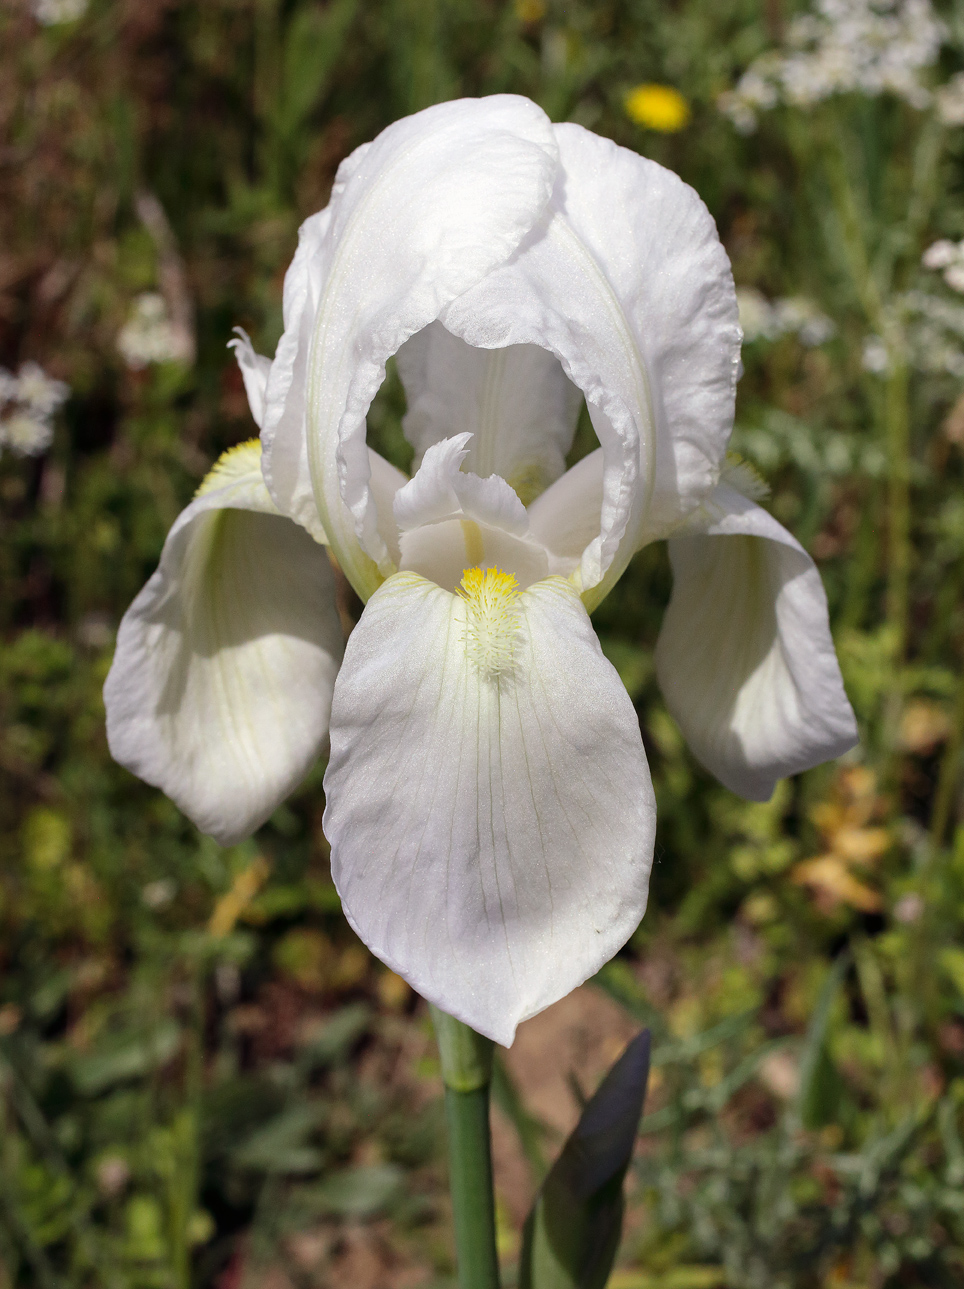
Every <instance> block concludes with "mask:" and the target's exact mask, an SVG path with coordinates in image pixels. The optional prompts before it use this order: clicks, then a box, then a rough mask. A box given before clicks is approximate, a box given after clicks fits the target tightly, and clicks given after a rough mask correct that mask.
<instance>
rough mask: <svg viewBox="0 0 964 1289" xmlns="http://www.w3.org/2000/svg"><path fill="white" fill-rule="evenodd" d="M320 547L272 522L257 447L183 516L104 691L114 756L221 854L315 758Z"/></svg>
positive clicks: (319, 717) (325, 620)
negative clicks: (163, 795) (217, 845)
mask: <svg viewBox="0 0 964 1289" xmlns="http://www.w3.org/2000/svg"><path fill="white" fill-rule="evenodd" d="M334 592H335V584H334V577H333V574H332V570H331V566H330V564H329V561H328V557H327V555H326V553H325V551H324V549H323V548H322V547H321V546H319V545H318V544H317V543H315V542H314V541H313V540H312V539H311V537H310V536H309V535H308V534H307V533H306V532H304V531H303V530H302V529H301V528H299V527H298V526H297V525H295V524H293V523H292V522H291V521H290V520H288V519H285V518H283V517H282V516H280V515H279V514H278V513H277V510H276V508H275V506H274V503H273V502H272V501H271V498H270V497H269V495H268V492H267V489H266V488H265V485H264V482H263V480H262V478H261V469H260V446H259V444H258V443H257V442H256V441H255V442H254V443H252V444H250V445H248V446H247V447H246V448H245V449H243V450H242V451H238V450H235V451H234V452H233V453H231V454H229V455H228V459H227V460H225V461H224V462H223V464H222V465H221V467H220V468H219V469H216V470H215V471H214V472H212V476H211V477H210V484H209V486H208V487H207V488H205V489H204V490H202V492H201V493H200V495H199V496H198V497H197V498H196V499H195V500H194V501H193V502H192V503H191V505H190V506H188V507H187V509H186V510H185V511H183V513H182V514H181V515H180V516H179V518H178V520H177V522H176V523H175V524H174V527H173V528H172V529H171V532H170V533H169V535H168V538H167V541H166V542H165V544H164V550H163V553H162V555H161V563H160V567H159V568H158V570H157V572H156V573H155V574H154V576H153V577H152V578H151V579H150V581H149V582H148V583H147V585H146V586H145V587H144V589H143V590H142V591H141V593H140V594H139V595H138V597H137V599H136V600H135V601H134V603H133V604H132V605H131V607H130V608H129V609H128V611H127V613H126V614H125V615H124V618H123V621H122V622H121V625H120V630H119V632H118V637H117V649H116V652H115V655H114V661H113V665H112V666H111V670H110V674H109V675H108V677H107V682H106V684H105V686H104V701H105V704H106V707H107V738H108V742H109V744H110V749H111V753H112V755H113V756H114V759H115V760H117V761H119V762H120V763H121V764H122V765H125V766H127V768H128V769H130V770H132V771H133V772H134V773H135V774H137V775H138V776H139V777H140V778H142V779H144V780H145V781H146V782H148V783H151V784H154V785H155V786H157V787H159V788H162V789H163V791H164V792H166V793H167V795H168V796H169V797H171V799H172V800H173V801H175V802H176V803H177V805H179V806H180V808H181V809H182V810H183V811H184V813H185V814H186V815H188V816H189V818H191V819H192V820H193V821H194V822H195V823H196V824H197V826H198V827H199V828H200V829H201V831H202V832H206V833H210V834H211V836H213V837H215V838H216V839H217V840H218V841H219V842H220V843H221V844H222V845H230V844H231V843H233V842H235V841H239V840H240V839H241V838H243V837H246V836H248V835H249V834H250V833H251V832H253V831H254V829H255V828H257V827H258V826H259V825H260V824H261V823H263V822H264V820H265V819H266V818H267V817H268V815H270V814H271V812H272V811H273V810H274V809H275V807H276V806H278V805H279V804H280V802H281V801H283V800H284V798H285V797H286V796H287V795H288V794H289V793H290V792H291V791H292V789H293V788H295V787H296V786H297V784H298V783H299V782H300V781H301V779H302V778H303V777H304V775H305V774H306V773H307V771H308V770H309V768H310V767H311V765H312V763H313V762H314V761H315V760H316V758H317V757H318V755H319V754H320V753H321V751H322V750H323V747H324V743H325V740H326V737H327V732H328V714H329V710H330V706H331V693H332V687H333V685H334V681H335V675H336V673H337V670H338V664H339V661H340V659H341V655H342V651H343V648H344V643H343V637H342V632H341V626H340V623H339V619H338V614H337V611H336V608H335V595H334Z"/></svg>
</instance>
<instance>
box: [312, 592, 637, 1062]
mask: <svg viewBox="0 0 964 1289" xmlns="http://www.w3.org/2000/svg"><path fill="white" fill-rule="evenodd" d="M325 791H326V795H327V801H328V805H327V809H326V814H325V832H326V835H327V836H328V838H329V840H330V841H331V845H332V873H333V876H334V879H335V883H336V885H337V887H338V890H339V893H340V894H341V898H342V903H343V907H344V909H345V912H346V914H347V916H348V918H349V920H350V921H351V923H352V925H353V926H354V927H355V929H356V931H357V932H358V934H359V935H360V936H361V937H362V939H363V940H364V941H365V943H366V944H368V945H369V947H370V948H371V949H372V950H373V952H374V953H376V954H377V955H378V956H379V957H380V958H381V959H382V960H383V961H384V962H386V963H387V964H388V965H389V966H390V967H391V968H392V969H393V970H395V971H397V972H398V973H399V974H400V975H402V976H404V977H405V978H406V979H407V980H408V981H409V982H410V983H411V984H412V985H413V987H414V988H415V989H417V990H418V991H419V993H421V994H422V995H424V996H425V997H426V998H428V999H429V1000H430V1001H432V1002H434V1003H435V1004H436V1005H437V1006H439V1007H440V1008H442V1010H443V1011H446V1012H448V1013H449V1014H451V1015H453V1016H456V1017H458V1018H459V1019H460V1020H463V1021H465V1022H466V1023H467V1024H469V1025H471V1026H472V1027H473V1028H474V1029H476V1030H478V1031H479V1032H480V1033H482V1034H487V1035H489V1036H490V1037H492V1038H494V1039H496V1040H497V1041H498V1042H500V1043H506V1044H508V1043H510V1042H511V1041H512V1036H513V1034H514V1032H515V1027H516V1025H517V1024H518V1022H519V1021H521V1020H523V1019H524V1018H525V1017H527V1016H531V1015H534V1014H535V1013H536V1012H538V1011H541V1010H542V1009H543V1008H544V1007H547V1006H548V1005H549V1004H550V1003H552V1002H554V1001H555V1000H556V999H558V998H561V997H562V996H563V995H564V994H566V993H568V992H569V991H570V990H571V989H573V988H574V987H575V986H576V985H577V984H580V983H581V982H582V981H583V980H585V979H586V978H587V977H588V976H590V975H592V974H593V973H594V972H595V971H596V970H598V968H599V967H600V966H601V965H602V964H603V963H604V962H605V961H607V959H608V958H610V957H611V956H612V954H613V953H615V952H616V950H617V949H618V948H619V947H620V946H621V945H622V944H623V943H625V941H626V939H627V938H628V937H629V935H630V934H631V933H632V931H633V930H634V929H635V927H636V925H637V923H638V922H639V919H640V918H641V916H642V914H643V911H644V909H645V906H646V892H647V886H648V879H649V868H650V864H651V861H652V851H653V835H654V826H655V804H654V800H653V793H652V786H651V783H650V777H649V771H648V768H647V765H646V757H645V753H644V752H643V746H642V740H641V738H640V734H639V724H638V720H637V717H636V713H635V711H634V709H633V706H632V703H631V702H630V700H629V697H628V695H627V694H626V691H625V689H624V688H623V686H622V684H621V682H620V681H619V678H618V676H617V674H616V672H615V670H614V669H613V667H612V666H611V665H610V663H609V662H608V661H607V660H606V659H605V658H604V657H603V655H602V652H601V650H600V647H599V643H598V641H597V639H596V636H595V633H594V632H593V630H592V627H591V625H590V623H589V618H588V616H587V615H586V612H585V609H584V608H583V606H582V604H581V602H580V600H579V597H578V596H577V595H576V593H575V591H574V590H573V589H572V587H571V586H569V585H568V584H567V583H566V582H564V581H563V580H562V579H558V578H551V579H547V580H545V581H542V582H539V583H537V584H536V585H534V586H532V587H530V588H529V589H528V590H527V591H523V592H521V593H518V592H516V591H515V590H514V588H513V584H512V579H511V578H508V577H507V576H506V575H505V574H502V573H499V572H498V571H496V570H491V571H489V572H488V573H482V572H481V571H480V570H469V571H468V572H467V573H466V577H465V580H464V585H463V592H462V594H459V595H453V594H451V593H449V592H448V591H444V590H442V589H440V588H439V587H438V586H436V585H434V584H433V583H431V582H429V581H427V580H426V579H424V578H422V577H419V576H418V575H416V574H412V573H399V574H397V575H396V576H394V577H392V578H390V579H389V580H388V581H387V582H386V583H385V584H384V585H383V586H382V587H381V588H380V589H379V590H378V591H377V592H376V593H375V595H374V596H373V597H372V598H371V600H370V601H369V603H368V605H367V606H366V608H365V612H364V613H363V615H362V618H361V620H360V622H359V623H358V626H357V627H356V628H355V630H354V632H353V633H352V636H351V639H350V641H349V644H348V648H347V651H346V654H345V661H344V664H343V666H342V670H341V672H340V674H339V677H338V681H337V684H336V687H335V697H334V701H333V706H332V721H331V758H330V761H329V764H328V771H327V774H326V776H325Z"/></svg>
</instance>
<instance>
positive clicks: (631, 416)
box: [440, 125, 740, 607]
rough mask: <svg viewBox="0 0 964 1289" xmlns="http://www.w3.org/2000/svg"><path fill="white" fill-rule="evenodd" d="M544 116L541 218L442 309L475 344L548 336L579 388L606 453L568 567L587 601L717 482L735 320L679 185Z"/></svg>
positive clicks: (734, 361) (720, 253) (720, 271)
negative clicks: (593, 503)
mask: <svg viewBox="0 0 964 1289" xmlns="http://www.w3.org/2000/svg"><path fill="white" fill-rule="evenodd" d="M555 132H556V138H557V139H558V142H559V151H560V170H559V177H558V179H557V182H556V188H555V190H554V192H553V197H552V202H551V203H550V207H549V209H548V211H547V214H546V216H545V217H544V219H543V221H542V222H541V223H540V225H539V226H538V228H536V229H534V230H533V232H532V234H530V236H529V237H528V238H527V239H526V240H525V242H524V243H523V244H522V246H521V247H520V250H519V252H518V254H517V255H515V256H514V257H513V259H512V260H510V261H508V262H507V263H506V264H504V265H503V266H502V267H501V268H499V269H497V270H496V271H494V272H493V273H491V274H489V275H488V276H487V277H485V278H484V279H483V280H482V281H481V282H480V283H479V285H478V286H476V287H474V288H473V289H472V290H471V291H468V292H466V293H465V294H464V295H462V296H460V297H459V298H458V299H457V300H456V301H454V303H453V304H451V305H450V306H448V307H447V308H445V309H443V311H442V312H441V314H440V320H441V321H442V322H443V323H444V325H445V326H446V327H447V328H448V329H449V330H450V331H452V332H454V333H455V334H456V335H458V336H461V337H462V339H464V340H466V341H467V342H468V343H470V344H472V345H477V346H479V347H481V348H490V349H495V348H501V347H503V346H505V345H510V344H525V343H529V344H538V345H541V346H543V347H544V348H546V349H549V350H551V352H553V353H554V354H556V355H557V357H558V358H559V359H560V361H561V362H562V366H563V368H564V370H565V372H566V375H567V376H568V377H569V379H570V380H571V381H572V382H573V383H574V384H576V385H578V386H579V388H580V389H582V391H583V392H584V394H585V395H586V400H587V403H588V405H589V411H590V415H591V416H592V419H593V424H594V426H595V428H596V432H597V434H598V435H599V440H600V443H601V444H602V448H603V453H604V467H605V468H604V478H603V498H602V508H601V513H600V517H599V526H598V528H597V529H596V535H595V537H594V540H593V541H592V542H591V543H590V544H589V546H588V547H587V549H586V551H585V552H584V554H583V556H582V561H581V569H580V576H581V582H582V586H583V590H584V593H585V600H586V603H587V604H588V605H589V606H590V607H591V606H593V605H595V604H597V603H598V602H599V600H600V599H601V598H602V596H603V595H604V594H605V592H606V591H607V590H608V589H609V587H610V586H611V585H612V584H613V583H614V582H615V580H616V578H617V577H618V576H619V574H620V573H621V572H622V570H623V569H624V568H625V566H626V564H627V563H628V562H629V559H630V558H631V556H632V554H633V552H634V551H635V550H637V549H638V548H639V546H640V545H642V544H643V543H644V542H646V541H650V540H652V539H653V538H654V537H656V536H661V535H665V533H666V532H668V531H669V530H670V529H671V528H672V527H673V526H674V525H675V524H677V523H678V522H679V521H680V519H681V518H682V517H683V516H684V515H685V514H686V513H687V512H688V511H689V510H691V509H693V508H695V507H696V506H697V505H698V504H699V502H700V501H701V500H702V498H703V497H704V496H705V495H706V494H707V493H708V492H709V491H710V490H711V489H712V488H713V486H714V485H715V484H716V481H717V478H718V476H719V469H720V465H721V463H722V460H723V455H724V452H725V448H726V442H727V439H728V436H729V433H730V430H731V428H732V422H733V401H734V391H735V386H736V372H737V365H738V362H739V349H740V329H739V324H738V322H737V308H736V294H735V291H734V288H733V280H732V275H731V272H730V265H729V261H728V259H727V256H726V252H725V251H724V249H723V247H722V245H721V244H720V240H719V237H718V235H717V232H716V226H715V224H714V223H713V219H712V217H711V216H710V214H709V212H708V211H707V209H706V207H705V206H704V205H703V202H702V201H701V200H700V198H699V197H698V196H697V195H696V193H695V192H694V191H693V189H692V188H690V187H688V186H687V185H686V184H684V183H683V182H682V180H680V179H679V178H678V177H677V176H676V175H674V174H672V173H671V172H670V171H668V170H664V169H663V168H662V167H661V166H658V165H656V164H655V163H654V162H652V161H648V160H646V159H645V158H643V157H639V156H637V155H636V154H635V153H633V152H629V151H627V150H626V149H624V148H619V147H617V146H616V145H615V144H614V143H611V142H610V141H609V140H608V139H601V138H599V137H597V136H596V135H594V134H590V133H589V132H588V131H587V130H583V129H582V128H581V127H580V126H577V125H559V126H556V127H555Z"/></svg>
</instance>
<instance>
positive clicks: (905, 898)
mask: <svg viewBox="0 0 964 1289" xmlns="http://www.w3.org/2000/svg"><path fill="white" fill-rule="evenodd" d="M923 912H924V901H923V900H922V899H921V897H920V896H919V895H918V894H917V893H916V892H914V891H911V892H909V893H908V894H907V895H902V896H901V897H900V899H899V900H898V901H897V903H896V904H895V905H894V917H895V919H896V920H897V921H898V922H902V923H903V924H904V925H905V926H910V925H912V924H913V923H914V922H919V921H920V916H921V914H922V913H923Z"/></svg>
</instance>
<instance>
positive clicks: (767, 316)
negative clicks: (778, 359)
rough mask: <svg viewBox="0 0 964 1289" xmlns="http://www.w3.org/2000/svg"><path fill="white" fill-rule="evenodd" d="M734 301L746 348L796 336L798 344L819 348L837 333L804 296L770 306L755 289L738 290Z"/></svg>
mask: <svg viewBox="0 0 964 1289" xmlns="http://www.w3.org/2000/svg"><path fill="white" fill-rule="evenodd" d="M736 300H737V305H738V307H739V310H740V326H741V327H742V328H743V339H744V340H745V341H746V342H747V343H748V344H752V342H753V341H754V340H778V339H779V338H780V336H788V335H796V336H797V338H798V339H799V341H800V343H801V344H804V345H807V346H808V347H811V348H812V347H813V346H815V345H822V344H823V343H824V342H825V341H827V340H829V339H830V337H831V336H832V335H834V333H835V332H836V327H835V326H834V324H833V322H832V321H831V320H830V319H829V318H828V317H827V316H826V314H824V313H821V312H820V310H819V309H818V308H817V306H816V305H815V304H814V303H813V301H812V300H807V299H806V298H805V297H804V296H800V295H793V296H786V297H784V298H783V299H779V300H774V301H773V302H772V303H771V301H769V300H767V298H766V297H765V296H764V295H763V294H762V293H761V292H760V291H758V290H757V289H756V288H755V287H739V288H738V289H737V293H736Z"/></svg>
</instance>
